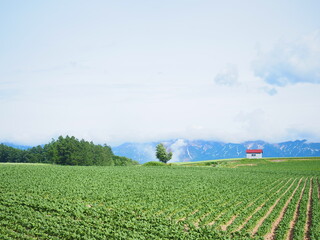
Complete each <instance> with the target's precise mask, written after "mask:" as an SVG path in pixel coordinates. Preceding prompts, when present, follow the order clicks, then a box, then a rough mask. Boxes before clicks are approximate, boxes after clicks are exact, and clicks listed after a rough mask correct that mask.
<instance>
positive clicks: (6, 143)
mask: <svg viewBox="0 0 320 240" xmlns="http://www.w3.org/2000/svg"><path fill="white" fill-rule="evenodd" d="M0 144H1V143H0ZM2 144H4V145H6V146H8V147H13V148H17V149H21V150H26V149H29V148H32V147H30V146H25V145H18V144H14V143H8V142H4V143H2Z"/></svg>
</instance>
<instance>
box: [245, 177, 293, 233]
mask: <svg viewBox="0 0 320 240" xmlns="http://www.w3.org/2000/svg"><path fill="white" fill-rule="evenodd" d="M294 183H295V180H294V181H293V182H292V183H291V185H290V186H289V187H288V188H287V190H286V191H285V192H284V193H282V195H281V196H280V197H279V198H278V199H277V200H276V201H275V202H274V204H273V205H272V206H271V207H270V208H269V210H268V212H267V213H266V214H265V215H264V216H263V217H262V218H261V219H260V220H259V222H258V223H257V224H256V226H255V227H254V228H253V230H252V232H251V235H252V236H254V235H255V234H256V233H257V232H258V229H259V228H260V226H261V225H262V223H263V222H264V220H265V219H266V218H267V217H268V216H269V215H270V213H271V212H272V211H273V209H274V208H275V207H276V206H277V204H278V202H279V201H280V199H281V198H282V197H283V196H284V195H285V194H286V193H287V192H288V191H289V190H290V188H291V187H292V186H293V184H294Z"/></svg>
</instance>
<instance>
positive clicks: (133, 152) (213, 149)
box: [112, 139, 320, 163]
mask: <svg viewBox="0 0 320 240" xmlns="http://www.w3.org/2000/svg"><path fill="white" fill-rule="evenodd" d="M158 143H159V142H149V143H124V144H122V145H120V146H117V147H113V148H112V149H113V152H114V153H115V154H116V155H120V156H125V157H129V158H132V159H134V160H137V161H139V162H140V163H144V162H148V161H153V160H157V159H156V157H155V147H156V145H157V144H158ZM163 143H164V144H165V145H166V146H167V147H168V148H169V149H170V150H171V151H172V152H173V159H172V160H171V161H174V162H177V161H181V162H185V161H202V160H212V159H221V158H242V157H243V158H244V157H245V151H246V149H256V148H259V149H263V151H264V153H263V156H264V157H317V156H320V143H309V142H307V140H296V141H288V142H281V143H267V142H264V141H248V142H244V143H223V142H216V141H204V140H192V141H190V140H184V139H178V140H169V141H165V142H163Z"/></svg>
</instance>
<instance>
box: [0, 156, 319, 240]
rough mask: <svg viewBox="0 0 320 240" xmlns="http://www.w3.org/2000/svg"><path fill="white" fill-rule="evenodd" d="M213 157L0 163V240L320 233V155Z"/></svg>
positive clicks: (314, 239)
mask: <svg viewBox="0 0 320 240" xmlns="http://www.w3.org/2000/svg"><path fill="white" fill-rule="evenodd" d="M211 164H212V161H211V162H210V164H207V165H208V166H207V167H199V166H196V165H195V166H183V165H181V166H175V165H172V166H165V167H145V166H131V167H77V166H57V165H44V164H43V165H37V164H33V165H28V164H0V180H1V185H0V239H311V240H317V239H320V159H317V158H314V159H306V158H304V159H280V160H277V159H269V160H266V159H263V160H234V159H233V160H229V161H225V162H223V161H222V162H220V163H219V164H218V165H217V166H216V167H212V166H211ZM203 166H206V164H203Z"/></svg>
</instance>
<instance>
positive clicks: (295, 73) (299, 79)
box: [253, 29, 320, 87]
mask: <svg viewBox="0 0 320 240" xmlns="http://www.w3.org/2000/svg"><path fill="white" fill-rule="evenodd" d="M253 70H254V74H255V75H256V76H257V77H260V78H262V79H263V80H264V81H265V82H267V83H268V84H270V85H274V86H280V87H284V86H287V85H291V84H297V83H312V84H320V29H319V30H317V31H315V32H313V33H312V34H310V35H308V36H305V37H303V38H301V39H299V40H297V41H294V42H288V43H278V44H277V45H276V46H274V48H273V49H272V50H271V51H270V52H267V53H261V54H259V56H258V58H257V59H256V60H255V61H254V63H253Z"/></svg>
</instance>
